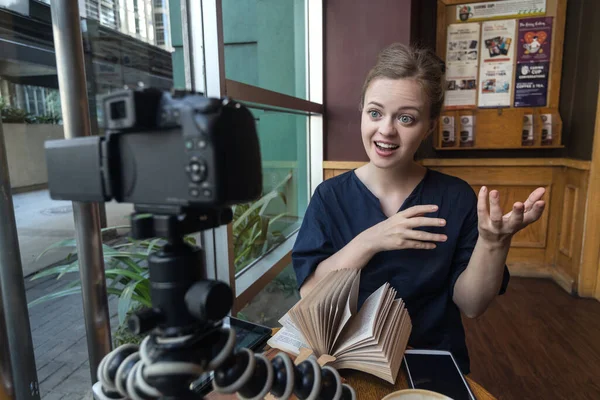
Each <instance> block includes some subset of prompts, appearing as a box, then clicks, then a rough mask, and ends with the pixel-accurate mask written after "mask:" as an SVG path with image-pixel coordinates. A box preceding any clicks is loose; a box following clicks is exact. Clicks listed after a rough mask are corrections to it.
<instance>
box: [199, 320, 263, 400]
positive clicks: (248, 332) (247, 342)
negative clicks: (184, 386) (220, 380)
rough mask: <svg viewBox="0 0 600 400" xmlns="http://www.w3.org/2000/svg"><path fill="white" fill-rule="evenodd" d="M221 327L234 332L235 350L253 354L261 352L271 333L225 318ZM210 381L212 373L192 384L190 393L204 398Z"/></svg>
mask: <svg viewBox="0 0 600 400" xmlns="http://www.w3.org/2000/svg"><path fill="white" fill-rule="evenodd" d="M223 327H227V328H231V329H233V330H234V331H235V349H236V350H239V349H240V348H242V347H245V348H247V349H250V350H252V351H254V352H255V353H256V352H260V351H262V349H263V347H264V346H265V344H266V343H267V341H268V340H269V338H270V337H271V332H272V330H271V328H268V327H266V326H262V325H259V324H255V323H253V322H247V321H243V320H241V319H237V318H233V317H226V318H225V319H224V320H223ZM212 380H213V373H212V372H210V373H206V374H204V375H203V376H201V377H200V378H199V379H197V380H196V381H195V382H194V383H192V391H194V392H195V393H197V394H200V395H202V396H206V395H207V394H208V393H209V392H210V391H211V390H212Z"/></svg>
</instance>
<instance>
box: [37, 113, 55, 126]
mask: <svg viewBox="0 0 600 400" xmlns="http://www.w3.org/2000/svg"><path fill="white" fill-rule="evenodd" d="M34 120H35V122H34V123H36V124H55V125H56V124H58V123H59V122H60V120H61V116H60V115H58V114H54V113H48V114H44V115H37V116H35V117H34Z"/></svg>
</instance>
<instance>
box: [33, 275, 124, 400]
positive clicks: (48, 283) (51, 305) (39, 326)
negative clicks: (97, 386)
mask: <svg viewBox="0 0 600 400" xmlns="http://www.w3.org/2000/svg"><path fill="white" fill-rule="evenodd" d="M71 275H72V276H65V277H64V278H62V279H61V280H60V281H56V280H55V279H54V278H42V279H40V280H39V281H38V280H35V281H31V280H29V279H26V280H25V287H26V290H27V301H28V302H31V301H33V300H35V299H37V298H38V297H40V296H42V295H44V294H47V293H50V292H53V291H56V290H57V289H59V288H61V287H63V286H65V285H67V284H68V283H69V282H71V281H73V280H74V279H77V278H78V276H77V274H71ZM109 310H110V315H111V327H112V328H113V330H114V329H115V328H116V326H117V323H118V320H117V298H116V297H114V296H113V297H112V298H111V299H110V300H109ZM29 317H30V321H31V335H32V338H33V346H34V353H35V361H36V367H37V370H38V382H39V384H40V394H41V396H42V399H50V400H58V399H83V398H86V396H87V398H91V397H90V396H91V377H90V370H89V363H88V353H87V342H86V334H85V324H84V318H83V306H82V299H81V295H71V296H67V297H63V298H59V299H55V300H51V301H48V302H46V303H42V304H39V305H36V306H33V307H31V308H30V310H29Z"/></svg>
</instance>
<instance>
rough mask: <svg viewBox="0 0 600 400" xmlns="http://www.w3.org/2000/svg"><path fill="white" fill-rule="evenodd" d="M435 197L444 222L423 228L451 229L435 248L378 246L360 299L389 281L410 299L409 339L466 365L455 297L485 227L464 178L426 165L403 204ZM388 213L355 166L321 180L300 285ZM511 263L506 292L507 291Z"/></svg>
mask: <svg viewBox="0 0 600 400" xmlns="http://www.w3.org/2000/svg"><path fill="white" fill-rule="evenodd" d="M422 204H436V205H438V210H437V211H436V212H433V213H430V214H426V215H425V216H426V217H434V218H444V219H445V220H446V225H445V226H443V227H423V228H418V229H421V230H424V231H428V232H434V233H443V234H445V235H447V237H448V240H447V241H446V242H439V243H436V245H437V247H436V248H435V249H433V250H419V249H403V250H394V251H384V252H380V253H378V254H376V255H375V256H374V257H373V258H372V259H371V260H370V261H369V263H368V264H367V265H366V266H365V267H364V268H363V269H362V271H361V279H360V288H359V296H358V306H359V307H360V306H361V305H362V303H363V302H364V301H365V300H366V299H367V297H368V296H369V295H370V294H371V293H373V292H374V291H375V290H377V289H378V288H379V287H380V286H381V285H383V284H384V283H385V282H389V283H390V284H391V285H392V286H393V287H394V288H395V289H396V290H397V292H398V297H401V298H402V299H403V300H404V302H405V303H406V307H407V309H408V312H409V314H410V317H411V320H412V323H413V330H412V333H411V337H410V339H409V346H412V347H413V348H426V349H437V350H448V351H451V352H452V354H453V355H454V357H455V359H456V362H457V363H458V364H459V366H460V368H461V370H462V371H463V373H465V374H468V373H469V371H470V363H469V356H468V351H467V346H466V341H465V332H464V329H463V326H462V321H461V314H460V310H459V309H458V307H457V306H456V304H455V303H454V302H453V301H452V294H453V291H454V284H455V283H456V280H457V279H458V277H459V276H460V274H461V273H462V272H463V271H464V270H465V269H466V267H467V265H468V263H469V259H470V258H471V254H472V252H473V249H474V247H475V244H476V242H477V238H478V235H479V232H478V229H477V196H476V195H475V193H474V191H473V189H472V188H471V187H470V186H469V184H468V183H466V182H465V181H463V180H462V179H459V178H456V177H453V176H450V175H446V174H443V173H440V172H437V171H433V170H429V169H428V170H427V172H426V174H425V177H424V178H423V179H422V180H421V182H420V183H419V184H418V185H417V186H416V187H415V189H414V190H413V192H412V193H411V194H410V195H409V196H408V198H407V199H406V200H405V201H404V204H403V205H402V207H401V208H400V210H399V211H402V210H404V209H406V208H410V207H412V206H415V205H422ZM385 219H387V216H386V215H385V214H384V212H383V210H382V209H381V205H380V203H379V199H378V198H377V197H376V196H375V195H374V194H373V193H372V192H371V191H370V190H369V189H368V188H367V187H366V186H365V185H364V183H362V181H361V180H360V179H359V178H358V177H357V176H356V174H355V172H354V171H349V172H346V173H344V174H342V175H339V176H337V177H334V178H331V179H328V180H326V181H324V182H323V183H321V184H320V185H319V186H318V187H317V189H316V191H315V193H314V195H313V197H312V199H311V201H310V204H309V206H308V209H307V210H306V215H305V217H304V220H303V222H302V226H301V228H300V231H299V233H298V238H297V240H296V243H295V245H294V249H293V251H292V260H293V266H294V270H295V272H296V278H297V281H298V287H301V286H302V284H303V283H304V281H305V280H306V278H307V277H308V276H310V274H312V273H313V272H314V270H315V269H316V267H317V266H318V265H319V263H320V262H321V261H323V260H325V259H326V258H328V257H330V256H331V255H333V254H334V253H336V252H337V251H339V250H341V249H342V248H343V247H344V246H345V245H346V244H348V242H350V241H351V240H352V239H353V238H354V237H355V236H357V235H358V234H359V233H361V232H362V231H364V230H366V229H368V228H370V227H371V226H373V225H376V224H378V223H379V222H382V221H384V220H385ZM509 278H510V276H509V272H508V269H507V268H506V266H505V268H504V277H503V282H502V286H501V289H500V294H503V293H504V292H505V291H506V286H507V285H508V281H509Z"/></svg>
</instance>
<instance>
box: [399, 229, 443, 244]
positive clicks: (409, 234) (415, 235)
mask: <svg viewBox="0 0 600 400" xmlns="http://www.w3.org/2000/svg"><path fill="white" fill-rule="evenodd" d="M404 237H405V238H407V239H410V240H418V241H421V242H445V241H446V240H448V236H446V235H442V234H439V233H430V232H423V231H413V230H410V229H407V230H406V231H405V232H404Z"/></svg>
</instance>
